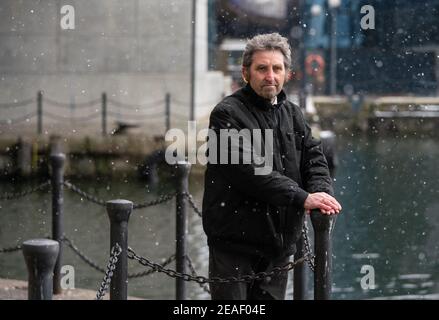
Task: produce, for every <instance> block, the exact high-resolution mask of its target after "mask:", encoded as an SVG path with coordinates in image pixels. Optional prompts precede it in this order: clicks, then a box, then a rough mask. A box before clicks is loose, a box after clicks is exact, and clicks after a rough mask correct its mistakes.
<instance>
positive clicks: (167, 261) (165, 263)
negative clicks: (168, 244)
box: [128, 254, 175, 278]
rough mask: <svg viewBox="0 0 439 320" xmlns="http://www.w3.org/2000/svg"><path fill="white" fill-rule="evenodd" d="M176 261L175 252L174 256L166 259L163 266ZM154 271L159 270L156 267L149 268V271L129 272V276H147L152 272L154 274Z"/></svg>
mask: <svg viewBox="0 0 439 320" xmlns="http://www.w3.org/2000/svg"><path fill="white" fill-rule="evenodd" d="M173 261H175V254H173V255H172V256H170V257H169V258H168V259H166V260H165V261H164V262H163V264H162V266H163V267H164V266H167V265H168V264H170V263H171V262H173ZM154 272H157V270H156V269H151V270H147V271H143V272H138V273H132V274H128V278H140V277H146V276H149V275H150V274H153V273H154Z"/></svg>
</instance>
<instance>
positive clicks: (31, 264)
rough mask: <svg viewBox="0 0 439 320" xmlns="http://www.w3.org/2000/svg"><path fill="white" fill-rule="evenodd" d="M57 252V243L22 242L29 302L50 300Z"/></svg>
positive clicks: (41, 240)
mask: <svg viewBox="0 0 439 320" xmlns="http://www.w3.org/2000/svg"><path fill="white" fill-rule="evenodd" d="M58 252H59V243H58V242H57V241H53V240H49V239H32V240H27V241H24V242H23V255H24V259H25V261H26V266H27V270H28V280H29V282H28V288H27V295H28V299H29V300H52V288H53V269H54V267H55V262H56V259H57V257H58Z"/></svg>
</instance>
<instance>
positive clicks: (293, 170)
mask: <svg viewBox="0 0 439 320" xmlns="http://www.w3.org/2000/svg"><path fill="white" fill-rule="evenodd" d="M290 66H291V49H290V46H289V44H288V41H287V39H286V38H284V37H282V36H280V35H279V34H277V33H272V34H263V35H258V36H255V37H254V38H252V39H250V40H249V41H248V43H247V46H246V48H245V52H244V54H243V63H242V76H243V79H244V81H245V82H246V83H247V85H246V86H245V87H243V88H241V89H239V90H238V91H236V92H235V93H234V94H232V95H231V96H228V97H226V98H224V99H223V101H221V102H220V103H219V104H218V105H217V106H216V107H215V108H214V110H213V111H212V113H211V116H210V124H209V128H210V129H212V130H213V131H214V132H215V133H217V134H219V132H220V130H236V131H241V130H243V129H249V130H270V132H271V134H272V135H273V139H272V146H271V149H272V156H273V157H272V170H270V171H269V173H268V174H265V175H258V174H255V169H256V168H257V166H258V165H257V164H256V163H238V164H230V163H220V162H219V161H210V160H211V158H210V160H209V161H210V162H209V163H208V165H207V170H206V176H205V193H204V199H203V227H204V230H205V232H206V235H207V239H208V244H209V254H210V255H209V275H210V277H221V278H225V277H230V276H237V277H239V276H242V275H249V274H254V273H258V272H263V271H265V272H266V271H269V270H271V269H272V268H273V267H276V266H283V265H285V264H286V263H287V262H288V261H289V257H290V256H291V255H292V254H294V253H295V251H296V246H295V243H296V242H297V240H298V239H299V237H300V234H301V230H302V225H303V221H304V212H309V211H310V210H311V209H320V210H321V212H322V213H323V214H337V213H339V212H340V210H341V206H340V204H339V203H338V202H337V200H336V199H335V198H334V197H333V196H332V194H333V189H332V183H331V182H332V181H331V178H330V176H329V170H328V165H327V162H326V159H325V157H324V155H323V153H322V151H321V148H320V143H319V142H318V141H316V140H314V139H313V137H312V135H311V130H310V128H309V126H308V125H307V124H306V122H305V120H304V117H303V115H302V113H301V111H300V109H299V108H298V107H297V106H296V105H294V104H293V103H291V102H290V101H288V100H287V99H286V94H285V92H284V91H283V90H282V89H283V86H284V84H285V83H286V81H287V80H288V78H289V75H290V72H289V68H290ZM221 146H222V147H224V144H220V147H221ZM208 148H209V152H212V151H213V148H215V151H216V152H217V154H220V152H226V153H228V154H229V156H230V157H231V156H232V153H233V152H236V150H238V152H240V153H243V152H245V150H243V148H230V147H229V148H228V149H227V150H220V152H218V150H217V149H218V144H215V145H213V144H208ZM262 149H264V148H262ZM241 156H242V155H241ZM239 159H242V157H239ZM287 278H288V277H287V274H286V273H281V274H278V275H277V276H273V277H271V278H269V279H264V280H254V281H251V282H249V283H247V282H235V283H227V284H221V283H213V284H211V293H212V298H213V299H284V298H285V291H286V285H287Z"/></svg>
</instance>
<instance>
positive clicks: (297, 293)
mask: <svg viewBox="0 0 439 320" xmlns="http://www.w3.org/2000/svg"><path fill="white" fill-rule="evenodd" d="M304 248H305V245H304V241H303V236H301V237H300V239H299V240H298V241H297V242H296V250H297V251H296V253H295V254H294V261H297V260H299V259H301V258H302V257H303V256H304V254H303V252H304ZM293 284H294V291H293V298H294V300H305V299H306V262H303V263H300V264H299V265H297V266H295V267H294V279H293Z"/></svg>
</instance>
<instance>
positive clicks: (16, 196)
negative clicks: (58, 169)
mask: <svg viewBox="0 0 439 320" xmlns="http://www.w3.org/2000/svg"><path fill="white" fill-rule="evenodd" d="M48 185H50V180H48V181H46V182H43V183H42V184H40V185H38V186H36V187H34V188H32V189H30V190H26V191H23V192H20V193H11V194H7V193H6V194H4V195H2V196H1V197H0V200H2V201H3V200H15V199H19V198H22V197H24V196H27V195H29V194H31V193H34V192H36V191H39V190H43V189H44V188H46V187H47V186H48Z"/></svg>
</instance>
